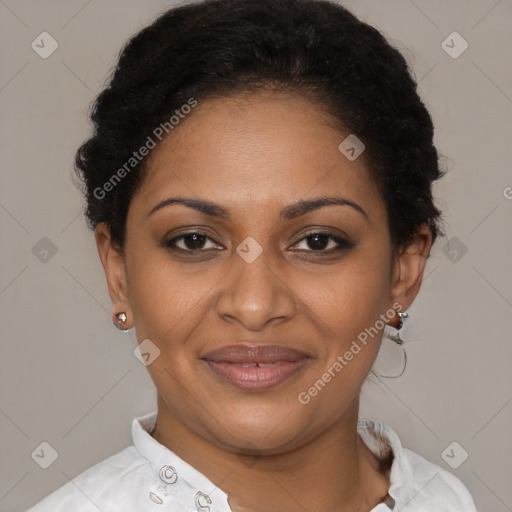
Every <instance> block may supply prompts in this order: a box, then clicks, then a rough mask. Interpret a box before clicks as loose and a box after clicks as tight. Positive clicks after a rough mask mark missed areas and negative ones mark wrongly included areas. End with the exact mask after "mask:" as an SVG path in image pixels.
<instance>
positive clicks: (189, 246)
mask: <svg viewBox="0 0 512 512" xmlns="http://www.w3.org/2000/svg"><path fill="white" fill-rule="evenodd" d="M165 246H166V247H169V248H170V249H178V250H181V251H187V252H195V251H207V250H209V249H216V248H219V246H218V245H217V244H216V243H215V242H214V241H213V240H212V239H211V238H210V237H208V236H206V235H204V234H202V233H198V232H190V233H185V234H183V235H180V236H177V237H174V238H171V239H170V240H167V241H166V242H165Z"/></svg>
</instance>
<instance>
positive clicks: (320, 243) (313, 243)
mask: <svg viewBox="0 0 512 512" xmlns="http://www.w3.org/2000/svg"><path fill="white" fill-rule="evenodd" d="M294 247H295V248H297V249H299V250H305V251H309V252H332V251H339V250H342V249H350V248H351V247H353V244H352V243H351V242H349V241H348V240H345V239H343V238H339V237H337V236H334V235H330V234H329V233H321V232H315V233H309V234H308V235H306V236H305V237H304V238H302V239H301V240H300V241H299V243H297V244H296V245H295V246H294Z"/></svg>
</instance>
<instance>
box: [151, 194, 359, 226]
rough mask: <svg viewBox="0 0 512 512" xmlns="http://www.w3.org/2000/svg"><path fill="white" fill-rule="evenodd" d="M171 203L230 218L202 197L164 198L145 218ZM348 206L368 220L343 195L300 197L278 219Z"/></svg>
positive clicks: (214, 215) (213, 215)
mask: <svg viewBox="0 0 512 512" xmlns="http://www.w3.org/2000/svg"><path fill="white" fill-rule="evenodd" d="M173 204H182V205H184V206H187V207H189V208H192V209H194V210H197V211H198V212H201V213H204V214H205V215H209V216H210V217H217V218H221V219H224V220H229V219H230V218H231V215H230V209H229V208H223V207H222V206H219V205H218V204H215V203H212V202H211V201H205V200H202V199H186V198H182V197H170V198H168V199H164V200H163V201H160V202H159V203H158V204H157V205H156V206H154V207H153V208H152V209H151V211H150V212H149V213H148V215H147V218H149V217H151V215H153V214H154V213H155V212H157V211H158V210H161V209H162V208H165V207H167V206H170V205H173ZM331 205H338V206H349V207H351V208H353V209H354V210H356V211H357V212H359V213H360V214H361V215H363V217H365V219H366V220H367V221H369V217H368V214H367V213H366V211H365V210H364V209H363V208H362V207H361V206H360V205H358V204H357V203H355V202H354V201H351V200H349V199H346V198H344V197H329V196H328V197H319V198H317V199H310V200H304V199H301V200H300V201H297V202H296V203H293V204H291V205H289V206H286V207H285V208H283V209H282V210H281V212H280V214H279V218H280V220H293V219H296V218H297V217H300V216H302V215H305V214H306V213H309V212H311V211H313V210H317V209H319V208H322V207H324V206H331Z"/></svg>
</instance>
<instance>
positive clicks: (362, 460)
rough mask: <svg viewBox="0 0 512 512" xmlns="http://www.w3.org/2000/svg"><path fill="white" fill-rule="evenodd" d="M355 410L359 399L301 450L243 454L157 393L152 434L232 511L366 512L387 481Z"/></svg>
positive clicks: (384, 490)
mask: <svg viewBox="0 0 512 512" xmlns="http://www.w3.org/2000/svg"><path fill="white" fill-rule="evenodd" d="M358 408H359V401H358V400H357V401H356V402H355V403H354V404H352V405H351V407H350V408H349V409H348V410H347V411H346V413H345V414H344V415H343V417H342V418H340V420H339V421H338V422H337V423H335V424H334V425H333V426H332V427H331V428H330V429H329V430H326V431H324V432H323V433H322V435H320V436H317V437H316V438H315V439H313V440H312V441H311V442H309V443H307V444H305V445H303V446H301V447H299V448H296V449H294V450H291V451H287V452H286V453H281V454H277V455H268V456H250V455H243V456H242V455H241V454H235V453H232V452H231V451H228V450H225V449H223V448H222V447H221V446H219V445H217V444H214V443H212V442H211V441H208V440H206V439H205V438H203V437H201V436H199V435H198V434H196V433H195V432H194V431H192V430H191V429H190V428H188V427H187V426H186V425H183V424H182V423H180V422H179V421H178V420H177V419H176V418H175V417H173V416H172V415H171V414H170V413H169V411H168V410H167V409H166V407H165V405H164V404H163V402H162V401H161V399H160V396H159V397H158V420H157V425H156V428H155V430H154V432H153V434H152V436H153V437H154V438H155V439H156V440H157V441H158V442H160V443H161V444H163V445H164V446H167V447H168V448H169V449H170V450H172V451H173V452H174V453H176V454H177V455H178V456H179V457H181V458H182V459H183V460H185V461H186V462H187V463H189V464H190V465H191V466H193V467H194V468H195V469H197V470H198V471H200V472H201V473H203V474H204V475H205V476H206V477H207V478H209V479H210V480H211V481H212V482H213V483H214V484H215V485H217V486H218V487H219V488H221V489H222V490H223V491H224V492H225V493H226V494H227V495H228V497H229V504H230V506H231V509H232V510H233V512H261V511H262V510H265V511H268V512H270V511H272V512H277V511H282V510H307V511H310V512H322V511H325V510H331V511H333V512H349V511H350V512H359V511H360V512H368V511H369V510H371V509H372V508H373V507H375V506H376V505H377V504H378V503H380V502H381V501H382V500H383V499H384V497H385V496H386V494H387V491H388V488H389V480H388V477H387V475H385V474H383V473H381V471H380V463H379V461H378V459H377V458H376V457H375V456H374V455H373V454H372V453H371V451H370V450H369V449H368V448H367V447H366V446H365V444H364V443H363V442H362V440H361V439H360V438H359V436H358V435H357V415H358ZM248 482H250V485H247V483H248ZM262 502H264V506H262Z"/></svg>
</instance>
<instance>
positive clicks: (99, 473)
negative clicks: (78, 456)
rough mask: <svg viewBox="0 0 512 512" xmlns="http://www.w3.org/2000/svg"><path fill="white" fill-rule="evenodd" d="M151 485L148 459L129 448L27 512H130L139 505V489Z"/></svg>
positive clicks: (101, 463) (88, 470) (102, 462)
mask: <svg viewBox="0 0 512 512" xmlns="http://www.w3.org/2000/svg"><path fill="white" fill-rule="evenodd" d="M151 481H152V473H151V469H150V467H149V463H148V461H147V459H145V458H144V457H141V456H140V455H139V453H138V452H137V450H136V449H135V447H134V446H133V445H131V446H128V447H127V448H125V449H124V450H122V451H120V452H119V453H117V454H115V455H112V456H110V457H108V458H106V459H104V460H102V461H101V462H98V463H97V464H95V465H94V466H92V467H90V468H89V469H87V470H86V471H84V472H83V473H81V474H79V475H78V476H76V477H75V478H73V479H72V480H70V481H69V482H67V483H65V484H63V485H62V486H61V487H59V488H58V489H57V490H56V491H54V492H53V493H51V494H49V495H48V496H46V497H45V498H44V499H43V500H42V501H40V502H39V503H37V504H36V505H34V506H33V507H32V508H30V509H29V510H28V511H27V512H69V511H70V510H72V511H73V512H98V509H100V510H101V509H102V506H104V505H107V504H108V505H109V508H108V510H111V511H115V510H121V509H126V510H129V509H130V507H131V506H133V504H134V503H137V502H139V501H141V497H140V494H141V488H147V487H148V486H149V484H150V483H151ZM146 494H147V493H146ZM112 496H115V497H116V498H115V501H113V499H112ZM144 498H145V499H144V504H145V505H146V506H147V497H146V496H144ZM118 507H119V508H118ZM126 507H128V508H126Z"/></svg>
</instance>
